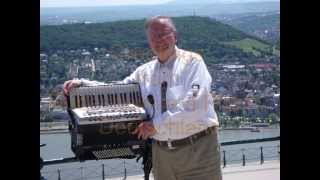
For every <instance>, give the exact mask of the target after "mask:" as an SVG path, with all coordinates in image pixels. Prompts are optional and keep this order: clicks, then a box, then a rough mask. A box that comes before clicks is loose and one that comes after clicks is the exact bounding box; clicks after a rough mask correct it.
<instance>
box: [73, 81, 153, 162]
mask: <svg viewBox="0 0 320 180" xmlns="http://www.w3.org/2000/svg"><path fill="white" fill-rule="evenodd" d="M68 112H69V115H70V118H71V121H70V123H69V130H70V134H71V149H72V151H73V152H74V153H75V155H76V156H77V157H78V158H79V159H80V160H93V159H96V160H97V159H112V158H134V157H136V156H137V155H138V154H140V153H141V152H142V149H143V148H144V144H145V142H144V141H143V140H139V139H137V136H136V135H132V134H131V133H132V131H133V130H134V129H135V128H136V127H137V126H138V125H139V123H141V122H142V121H144V120H147V119H148V117H147V113H146V111H145V109H144V106H143V102H142V98H141V91H140V87H139V84H136V83H130V84H106V85H99V86H88V87H79V88H74V89H72V91H71V92H70V95H69V97H68Z"/></svg>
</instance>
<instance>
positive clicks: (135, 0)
mask: <svg viewBox="0 0 320 180" xmlns="http://www.w3.org/2000/svg"><path fill="white" fill-rule="evenodd" d="M246 2H280V0H197V1H193V0H190V1H181V0H40V8H59V7H61V8H62V7H103V6H130V5H161V4H167V3H177V4H190V3H197V4H200V3H246Z"/></svg>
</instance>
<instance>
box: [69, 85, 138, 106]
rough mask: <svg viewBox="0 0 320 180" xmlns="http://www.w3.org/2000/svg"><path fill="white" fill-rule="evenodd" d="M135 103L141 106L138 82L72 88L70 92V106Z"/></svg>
mask: <svg viewBox="0 0 320 180" xmlns="http://www.w3.org/2000/svg"><path fill="white" fill-rule="evenodd" d="M120 104H135V105H137V106H140V107H141V106H142V98H141V92H140V87H139V84H136V83H131V84H106V85H99V86H87V87H79V88H74V89H72V91H71V92H70V108H71V109H74V108H79V107H93V106H108V105H120Z"/></svg>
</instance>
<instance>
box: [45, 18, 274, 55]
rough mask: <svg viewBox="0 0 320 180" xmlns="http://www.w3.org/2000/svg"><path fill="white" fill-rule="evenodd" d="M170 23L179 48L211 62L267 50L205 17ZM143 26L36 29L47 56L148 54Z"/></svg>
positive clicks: (116, 24) (124, 23) (112, 24)
mask: <svg viewBox="0 0 320 180" xmlns="http://www.w3.org/2000/svg"><path fill="white" fill-rule="evenodd" d="M173 20H174V22H175V23H176V26H177V29H178V32H179V40H178V42H179V43H178V44H179V47H181V48H184V49H189V50H193V51H195V52H198V53H201V54H202V55H204V56H205V57H206V58H208V59H210V60H212V61H220V60H223V59H224V58H228V59H232V57H237V59H238V60H239V59H240V60H241V59H242V58H244V59H246V60H250V59H254V57H255V56H257V55H259V54H261V53H264V52H265V53H268V52H269V50H270V49H271V46H270V44H268V43H266V42H264V41H262V40H260V39H257V38H255V37H253V36H249V35H247V34H244V33H243V32H241V31H239V30H236V29H234V28H233V27H231V26H230V25H226V24H222V23H220V22H218V21H216V20H213V19H210V18H208V17H197V16H188V17H176V18H173ZM144 23H145V19H142V20H128V21H116V22H106V23H97V24H68V25H59V26H40V52H45V53H48V54H51V53H54V52H55V51H57V50H75V49H88V50H92V49H94V48H95V47H98V48H100V47H103V48H106V49H107V50H109V51H110V52H113V53H116V52H120V51H121V50H122V49H124V48H128V49H130V50H136V51H137V52H148V53H150V52H149V49H148V42H147V39H146V36H145V32H144ZM239 44H240V46H239ZM244 44H245V45H244ZM257 44H258V45H257ZM255 45H257V46H256V47H255ZM244 46H246V47H244ZM247 46H248V47H247ZM261 47H263V48H261ZM254 55H255V56H254Z"/></svg>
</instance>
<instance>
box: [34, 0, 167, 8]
mask: <svg viewBox="0 0 320 180" xmlns="http://www.w3.org/2000/svg"><path fill="white" fill-rule="evenodd" d="M170 1H173V0H40V7H71V6H111V5H142V4H143V5H152V4H161V3H166V2H170Z"/></svg>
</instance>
